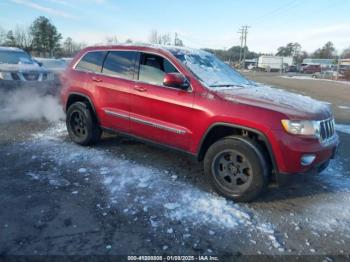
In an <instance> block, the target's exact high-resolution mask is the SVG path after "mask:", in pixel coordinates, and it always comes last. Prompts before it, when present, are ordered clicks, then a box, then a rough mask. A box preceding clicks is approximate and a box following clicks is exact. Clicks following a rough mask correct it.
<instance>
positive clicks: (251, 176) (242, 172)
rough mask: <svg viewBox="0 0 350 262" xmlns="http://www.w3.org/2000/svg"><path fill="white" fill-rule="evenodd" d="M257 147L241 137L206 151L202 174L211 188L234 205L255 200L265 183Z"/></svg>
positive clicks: (224, 141) (265, 179)
mask: <svg viewBox="0 0 350 262" xmlns="http://www.w3.org/2000/svg"><path fill="white" fill-rule="evenodd" d="M259 148H260V147H259V145H258V144H257V143H256V142H254V141H253V140H250V139H246V138H242V137H236V136H231V137H225V138H223V139H221V140H219V141H217V142H216V143H214V144H213V145H211V147H210V148H209V149H208V151H207V153H206V155H205V158H204V171H205V173H206V175H208V176H209V177H210V180H211V183H212V185H213V187H214V189H215V190H216V191H217V192H218V193H219V194H221V195H223V196H225V197H227V198H230V199H233V200H235V201H237V202H248V201H251V200H253V199H255V198H256V197H257V196H258V195H259V194H260V193H261V192H262V191H263V190H264V189H265V187H266V184H267V163H266V161H265V159H264V156H263V154H262V153H261V150H260V149H259Z"/></svg>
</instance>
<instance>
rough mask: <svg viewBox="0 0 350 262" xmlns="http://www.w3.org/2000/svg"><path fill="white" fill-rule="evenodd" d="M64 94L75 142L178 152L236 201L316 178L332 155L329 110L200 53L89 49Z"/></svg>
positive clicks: (66, 79)
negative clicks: (295, 177) (113, 139)
mask: <svg viewBox="0 0 350 262" xmlns="http://www.w3.org/2000/svg"><path fill="white" fill-rule="evenodd" d="M62 85H63V89H62V95H61V100H62V104H63V106H64V109H65V111H66V114H67V118H66V124H67V129H68V132H69V136H70V138H71V139H72V140H73V141H74V142H76V143H78V144H80V145H90V144H93V143H95V142H97V141H98V140H99V139H100V137H101V133H102V131H112V132H117V133H119V134H125V135H128V136H131V137H134V138H139V139H142V140H144V141H150V142H153V143H156V144H160V145H165V146H167V147H170V148H174V149H178V150H180V151H183V152H186V153H188V154H189V155H191V156H193V157H195V158H197V159H198V160H199V161H201V160H204V161H203V162H204V170H205V173H206V175H207V176H208V177H209V178H210V180H211V182H212V184H213V187H214V189H216V190H217V191H218V192H219V193H221V194H222V195H224V196H226V197H228V198H231V199H234V200H235V201H249V200H252V199H254V198H255V197H257V196H258V195H259V194H260V193H261V192H262V191H263V189H264V188H265V187H266V185H267V183H268V182H271V181H273V182H276V181H277V182H279V179H280V178H281V177H285V176H284V175H286V174H295V173H304V172H308V171H310V170H312V169H317V170H318V171H321V170H323V169H324V168H326V167H327V165H328V162H329V159H331V158H332V157H333V156H334V154H335V151H336V148H337V145H338V136H337V134H336V132H335V129H334V120H333V116H332V112H331V110H330V109H329V106H328V105H326V104H324V103H321V102H318V101H316V100H313V99H311V98H309V97H305V96H301V95H298V94H291V93H288V92H284V91H282V90H279V89H273V88H270V87H267V86H262V85H258V84H256V83H254V82H251V81H249V80H247V79H246V78H244V77H243V76H242V75H240V74H239V73H238V72H236V71H235V70H233V69H232V68H231V67H230V66H228V65H227V64H225V63H223V62H222V61H220V60H219V59H217V58H216V57H215V56H214V55H212V54H210V53H207V52H205V51H202V50H195V49H188V48H178V47H160V46H131V45H125V46H123V45H120V46H101V47H89V48H86V49H84V50H82V51H81V52H80V53H79V54H78V55H77V56H76V57H75V59H74V60H73V61H72V63H71V64H70V66H69V67H68V69H67V70H66V73H65V74H64V76H63V77H62Z"/></svg>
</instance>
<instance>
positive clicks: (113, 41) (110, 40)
mask: <svg viewBox="0 0 350 262" xmlns="http://www.w3.org/2000/svg"><path fill="white" fill-rule="evenodd" d="M106 42H107V44H109V45H115V44H118V37H117V35H113V36H107V37H106Z"/></svg>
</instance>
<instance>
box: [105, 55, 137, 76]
mask: <svg viewBox="0 0 350 262" xmlns="http://www.w3.org/2000/svg"><path fill="white" fill-rule="evenodd" d="M136 56H137V53H136V52H133V51H110V52H109V53H108V55H107V58H106V60H105V62H104V64H103V69H102V73H103V74H106V75H111V76H117V77H122V78H126V79H132V78H133V74H134V68H135V62H136Z"/></svg>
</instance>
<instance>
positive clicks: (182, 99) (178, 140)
mask: <svg viewBox="0 0 350 262" xmlns="http://www.w3.org/2000/svg"><path fill="white" fill-rule="evenodd" d="M138 69H139V70H138V80H137V81H136V82H135V86H134V89H133V90H132V92H131V98H130V104H131V108H130V126H131V132H132V133H133V134H135V135H137V136H141V137H144V138H146V139H150V140H152V141H155V142H159V143H161V144H167V145H169V146H173V147H176V148H179V149H183V150H188V148H189V140H190V138H191V136H192V130H191V126H192V125H193V120H194V110H193V98H194V96H193V92H192V90H181V89H176V88H170V87H166V86H164V85H163V78H164V75H165V74H166V73H170V72H179V71H178V69H177V68H176V67H175V66H174V65H173V64H172V63H171V62H170V61H169V60H168V59H167V58H165V57H162V56H160V55H155V54H151V53H140V59H139V67H138Z"/></svg>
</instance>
